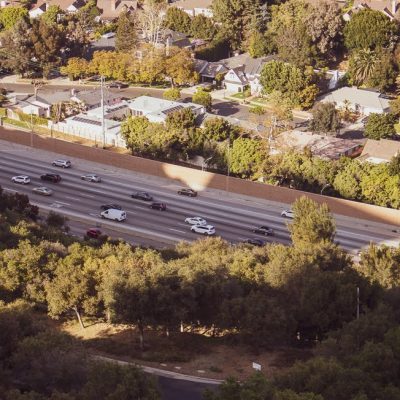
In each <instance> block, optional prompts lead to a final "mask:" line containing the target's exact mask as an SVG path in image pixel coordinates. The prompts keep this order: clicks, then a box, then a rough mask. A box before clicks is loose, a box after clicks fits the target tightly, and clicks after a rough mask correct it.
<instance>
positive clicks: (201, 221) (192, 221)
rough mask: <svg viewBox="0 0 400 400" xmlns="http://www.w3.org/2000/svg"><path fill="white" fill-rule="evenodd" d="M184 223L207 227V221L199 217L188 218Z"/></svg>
mask: <svg viewBox="0 0 400 400" xmlns="http://www.w3.org/2000/svg"><path fill="white" fill-rule="evenodd" d="M185 223H187V224H190V225H207V221H206V220H205V219H204V218H201V217H188V218H186V219H185Z"/></svg>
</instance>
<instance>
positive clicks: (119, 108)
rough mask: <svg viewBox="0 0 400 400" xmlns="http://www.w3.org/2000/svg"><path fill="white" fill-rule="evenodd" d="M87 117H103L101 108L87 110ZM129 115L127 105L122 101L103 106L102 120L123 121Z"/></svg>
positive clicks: (129, 110)
mask: <svg viewBox="0 0 400 400" xmlns="http://www.w3.org/2000/svg"><path fill="white" fill-rule="evenodd" d="M86 114H87V115H89V116H93V117H98V118H101V117H102V115H103V107H96V108H92V109H90V110H88V111H87V112H86ZM129 115H131V109H130V108H129V103H128V102H127V101H125V100H122V101H121V102H119V103H115V104H111V105H105V106H104V118H106V119H113V120H123V119H125V118H126V117H128V116H129Z"/></svg>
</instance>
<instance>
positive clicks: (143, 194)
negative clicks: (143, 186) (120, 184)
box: [131, 192, 153, 201]
mask: <svg viewBox="0 0 400 400" xmlns="http://www.w3.org/2000/svg"><path fill="white" fill-rule="evenodd" d="M131 197H132V199H137V200H144V201H153V197H152V196H150V195H149V194H148V193H147V192H136V193H132V194H131Z"/></svg>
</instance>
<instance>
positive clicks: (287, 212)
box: [281, 210, 294, 219]
mask: <svg viewBox="0 0 400 400" xmlns="http://www.w3.org/2000/svg"><path fill="white" fill-rule="evenodd" d="M281 216H282V217H286V218H292V219H293V218H294V214H293V211H292V210H283V211H282V212H281Z"/></svg>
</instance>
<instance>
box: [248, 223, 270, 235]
mask: <svg viewBox="0 0 400 400" xmlns="http://www.w3.org/2000/svg"><path fill="white" fill-rule="evenodd" d="M252 232H254V233H259V234H260V235H265V236H274V234H275V232H274V231H273V230H272V229H271V228H270V227H268V226H265V225H262V226H259V227H258V228H254V229H252Z"/></svg>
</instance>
